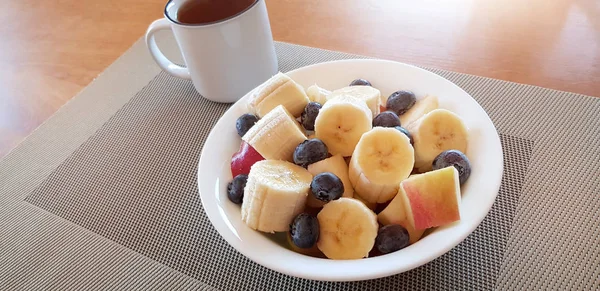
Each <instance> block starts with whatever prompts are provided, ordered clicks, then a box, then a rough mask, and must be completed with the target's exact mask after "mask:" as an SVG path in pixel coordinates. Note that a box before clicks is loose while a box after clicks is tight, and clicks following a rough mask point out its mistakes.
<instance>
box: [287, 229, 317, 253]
mask: <svg viewBox="0 0 600 291" xmlns="http://www.w3.org/2000/svg"><path fill="white" fill-rule="evenodd" d="M285 236H286V238H287V243H288V244H289V246H290V248H291V249H292V251H294V252H297V253H300V254H303V255H307V256H311V257H317V258H325V255H324V254H323V253H322V252H321V250H319V248H318V247H317V244H315V245H313V246H312V247H311V248H308V249H304V248H299V247H297V246H296V245H295V244H294V242H293V241H292V236H291V235H290V232H289V231H288V232H287V233H286V234H285Z"/></svg>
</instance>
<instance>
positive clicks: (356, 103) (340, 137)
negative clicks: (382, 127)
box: [315, 96, 373, 157]
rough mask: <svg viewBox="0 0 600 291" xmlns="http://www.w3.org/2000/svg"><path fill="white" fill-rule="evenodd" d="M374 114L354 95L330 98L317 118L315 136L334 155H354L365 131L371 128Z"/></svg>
mask: <svg viewBox="0 0 600 291" xmlns="http://www.w3.org/2000/svg"><path fill="white" fill-rule="evenodd" d="M372 119H373V114H372V113H371V110H369V108H368V107H367V105H366V103H365V102H364V101H362V100H359V99H356V98H352V97H344V96H342V97H338V98H335V99H330V100H328V101H327V103H325V105H323V108H321V110H320V111H319V115H317V119H316V120H315V136H316V137H317V138H318V139H320V140H322V141H323V142H324V143H325V144H326V145H327V148H328V149H329V152H330V153H331V154H332V155H338V154H339V155H342V156H344V157H348V156H351V155H352V152H353V151H354V148H355V147H356V144H357V143H358V140H360V137H361V136H362V135H363V133H365V132H367V131H369V130H371V120H372Z"/></svg>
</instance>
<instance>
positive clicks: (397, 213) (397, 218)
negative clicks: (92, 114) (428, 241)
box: [377, 194, 425, 244]
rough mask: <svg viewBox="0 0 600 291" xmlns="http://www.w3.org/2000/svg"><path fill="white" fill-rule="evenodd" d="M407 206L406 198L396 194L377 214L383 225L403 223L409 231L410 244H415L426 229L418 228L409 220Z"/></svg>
mask: <svg viewBox="0 0 600 291" xmlns="http://www.w3.org/2000/svg"><path fill="white" fill-rule="evenodd" d="M405 207H406V206H405V205H404V198H403V197H402V195H400V194H396V197H394V199H392V201H390V203H389V204H388V206H387V207H386V208H385V209H383V211H381V212H380V213H379V214H378V215H377V220H378V221H379V223H381V224H382V225H388V224H399V225H402V226H403V227H404V228H406V230H407V231H408V237H409V242H410V244H414V243H415V242H417V241H418V240H419V239H420V238H421V236H423V233H424V232H425V230H424V229H419V230H417V229H415V227H414V226H412V225H411V224H410V223H409V221H408V219H407V217H406V208H405Z"/></svg>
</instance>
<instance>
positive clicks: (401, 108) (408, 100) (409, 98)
mask: <svg viewBox="0 0 600 291" xmlns="http://www.w3.org/2000/svg"><path fill="white" fill-rule="evenodd" d="M416 102H417V97H416V96H415V93H413V92H410V91H402V90H401V91H396V92H394V93H392V95H390V97H388V100H387V102H386V104H385V108H386V109H387V110H391V111H394V113H396V114H397V115H399V116H400V115H402V114H404V113H406V111H408V110H409V109H410V108H411V107H413V105H415V103H416Z"/></svg>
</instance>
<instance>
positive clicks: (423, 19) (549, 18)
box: [0, 0, 600, 157]
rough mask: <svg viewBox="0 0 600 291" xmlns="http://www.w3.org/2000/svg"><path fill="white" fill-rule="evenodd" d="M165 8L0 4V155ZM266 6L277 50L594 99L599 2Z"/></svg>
mask: <svg viewBox="0 0 600 291" xmlns="http://www.w3.org/2000/svg"><path fill="white" fill-rule="evenodd" d="M165 3H166V1H165V0H119V1H117V0H104V1H96V0H55V1H37V0H20V1H3V2H2V4H1V5H0V21H1V22H2V23H3V24H4V25H2V26H1V27H0V64H1V67H0V157H1V156H4V155H6V154H7V153H8V151H9V150H10V149H11V148H13V147H14V146H16V145H17V144H18V143H19V142H20V141H21V140H23V139H24V138H25V137H26V136H27V135H28V134H30V133H31V132H32V131H33V130H34V129H35V128H36V127H37V126H39V125H40V124H41V123H42V122H44V120H46V119H47V118H48V117H50V115H52V114H53V113H54V112H55V111H56V110H58V108H60V107H61V106H62V105H63V104H64V103H66V102H67V101H68V100H69V99H70V98H71V97H73V96H74V95H75V94H76V93H77V92H79V91H80V90H81V89H82V88H84V87H85V86H86V85H87V84H88V83H89V82H91V81H92V80H93V79H94V78H95V77H96V76H97V75H98V74H99V73H100V72H102V71H103V70H104V69H105V68H106V67H107V66H109V65H110V64H111V63H112V62H113V61H114V60H116V59H117V57H119V56H120V55H121V54H122V53H123V52H125V50H127V49H128V48H129V47H130V46H131V45H132V44H133V43H134V42H135V41H136V40H137V39H139V38H140V37H141V36H142V35H143V34H144V32H145V30H146V28H147V26H148V25H149V24H150V22H151V21H152V20H154V19H157V18H160V17H162V11H163V8H164V5H165ZM267 6H268V9H269V15H270V19H271V26H272V30H273V36H274V38H275V39H276V40H279V41H285V42H290V43H296V44H302V45H308V46H313V47H319V48H325V49H331V50H338V51H343V52H349V53H355V54H363V55H369V56H374V57H380V58H386V59H391V60H398V61H402V62H407V63H411V64H417V65H423V66H429V67H433V68H441V69H447V70H452V71H457V72H463V73H469V74H474V75H480V76H486V77H491V78H497V79H503V80H508V81H514V82H519V83H526V84H532V85H537V86H543V87H547V88H552V89H558V90H564V91H571V92H576V93H581V94H587V95H592V96H599V95H600V1H598V0H552V1H549V0H444V1H439V0H419V1H414V0H412V1H408V0H360V1H359V0H267ZM515 98H526V96H515ZM99 102H101V100H99Z"/></svg>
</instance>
